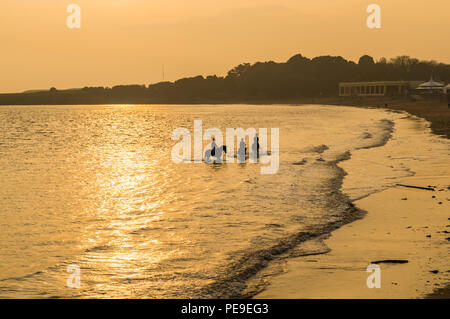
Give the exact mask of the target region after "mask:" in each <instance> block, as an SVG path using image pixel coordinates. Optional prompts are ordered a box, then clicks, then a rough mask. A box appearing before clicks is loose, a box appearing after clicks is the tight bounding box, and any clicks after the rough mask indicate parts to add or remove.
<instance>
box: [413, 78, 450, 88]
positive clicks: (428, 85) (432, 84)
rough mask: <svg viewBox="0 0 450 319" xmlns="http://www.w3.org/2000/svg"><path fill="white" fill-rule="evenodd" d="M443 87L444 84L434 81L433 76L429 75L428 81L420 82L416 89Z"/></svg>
mask: <svg viewBox="0 0 450 319" xmlns="http://www.w3.org/2000/svg"><path fill="white" fill-rule="evenodd" d="M443 87H444V84H442V83H439V82H435V81H434V80H433V77H431V79H430V81H428V82H425V83H422V84H420V85H419V86H418V87H417V89H419V90H425V89H441V88H443Z"/></svg>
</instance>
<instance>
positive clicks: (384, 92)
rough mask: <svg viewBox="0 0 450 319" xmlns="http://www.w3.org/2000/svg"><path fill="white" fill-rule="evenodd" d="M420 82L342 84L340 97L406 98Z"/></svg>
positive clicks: (340, 85)
mask: <svg viewBox="0 0 450 319" xmlns="http://www.w3.org/2000/svg"><path fill="white" fill-rule="evenodd" d="M420 83H421V82H420V81H376V82H341V83H339V96H361V97H371V96H378V97H382V96H398V97H405V96H407V95H408V94H409V93H410V91H411V90H412V89H414V88H416V87H417V86H418V85H419V84H420Z"/></svg>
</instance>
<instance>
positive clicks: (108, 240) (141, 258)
mask: <svg viewBox="0 0 450 319" xmlns="http://www.w3.org/2000/svg"><path fill="white" fill-rule="evenodd" d="M402 117H404V115H402V114H396V113H388V112H385V111H382V110H369V109H356V108H347V107H331V106H301V107H299V106H249V105H234V106H29V107H28V106H27V107H25V106H15V107H0V176H1V180H0V230H1V231H0V242H1V246H0V296H1V297H25V298H46V297H80V298H86V297H100V298H101V297H116V298H121V297H125V298H126V297H134V298H179V297H238V296H242V294H243V293H244V292H245V291H248V290H249V289H251V287H249V285H248V280H249V279H250V278H252V276H253V275H255V274H257V273H258V271H259V270H261V269H263V268H264V267H265V266H266V265H267V263H268V262H269V261H270V260H272V259H274V258H276V257H277V256H278V255H280V254H283V253H285V252H287V251H289V250H291V249H293V248H294V247H295V246H296V245H297V244H299V243H301V242H304V241H305V240H308V239H310V238H314V237H315V236H318V235H320V234H323V233H327V232H329V231H330V230H331V229H333V228H335V227H338V226H339V225H342V224H343V223H346V222H349V221H351V220H354V219H355V218H357V217H358V216H359V215H360V213H359V212H358V210H356V209H355V208H354V207H353V205H352V204H351V201H350V199H356V198H360V197H363V196H366V195H368V194H370V193H371V192H373V191H376V190H378V189H382V188H383V187H387V186H389V185H392V183H395V180H396V178H399V177H402V176H405V175H407V174H409V173H410V172H408V168H407V167H403V168H402V167H400V168H398V167H396V168H391V167H390V166H392V163H389V162H383V161H382V160H379V161H378V160H377V159H372V160H373V161H372V163H365V164H364V166H365V167H360V171H361V170H362V173H361V172H360V174H362V175H364V169H366V171H373V170H371V168H370V165H372V166H373V167H375V166H374V165H376V167H377V170H376V171H377V172H379V174H377V175H373V176H371V178H370V180H369V181H365V182H362V183H358V184H356V185H353V187H352V188H351V189H349V191H348V192H347V193H344V192H342V191H341V184H342V181H343V178H344V176H345V172H344V171H343V170H342V169H341V168H340V167H339V166H338V164H339V162H340V161H342V160H350V161H351V155H352V153H353V152H357V151H358V150H361V149H367V148H372V147H379V148H380V149H382V147H383V145H385V143H386V142H387V141H388V140H389V137H390V135H391V132H392V130H393V129H394V128H395V121H396V120H398V119H400V118H402ZM194 120H203V128H204V129H206V128H212V127H218V128H221V129H222V130H223V132H225V128H228V127H230V128H232V127H242V128H244V129H246V128H249V127H254V128H279V129H280V168H279V171H278V173H277V174H275V175H261V174H260V164H249V163H247V164H223V165H209V164H206V163H201V164H175V163H173V162H172V160H171V149H172V147H173V145H174V144H175V143H176V142H175V141H172V140H171V139H170V137H171V133H172V131H173V130H174V129H175V128H177V127H186V128H188V129H189V130H191V132H192V133H193V121H194ZM205 144H206V142H205ZM381 153H382V152H381ZM381 153H380V154H381ZM385 155H386V154H385ZM71 264H76V265H79V266H80V268H81V288H80V289H70V288H68V287H67V286H66V279H67V277H68V275H69V274H68V273H67V272H66V269H67V266H68V265H71Z"/></svg>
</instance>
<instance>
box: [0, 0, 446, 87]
mask: <svg viewBox="0 0 450 319" xmlns="http://www.w3.org/2000/svg"><path fill="white" fill-rule="evenodd" d="M71 3H76V4H78V5H80V7H81V10H82V12H81V17H82V26H81V29H79V30H78V29H68V28H67V26H66V19H67V16H68V15H69V14H68V13H67V12H66V8H67V6H68V5H69V4H71ZM371 3H376V4H378V5H380V7H381V10H382V11H381V17H382V28H381V29H368V28H367V26H366V19H367V16H368V15H369V14H368V13H366V8H367V6H368V5H369V4H371ZM449 9H450V2H449V1H448V0H429V1H427V2H419V1H417V0H416V1H407V0H397V1H395V3H392V1H388V0H377V1H365V0H347V1H345V3H342V2H336V1H332V0H320V1H315V2H309V1H299V0H239V1H237V0H227V1H225V0H212V1H211V0H189V1H175V0H164V1H163V0H156V1H145V0H90V1H88V0H72V1H58V2H56V1H54V0H40V1H39V2H36V1H34V2H32V1H29V0H14V1H13V0H3V1H2V10H1V11H0V41H1V43H2V53H1V54H2V59H0V70H1V74H2V76H1V77H0V92H2V93H5V92H22V91H26V90H33V89H48V88H50V87H57V88H59V89H64V88H77V87H84V86H113V85H118V84H135V83H136V84H149V83H155V82H160V81H162V66H163V65H164V69H165V80H169V81H173V80H176V79H179V78H182V77H188V76H195V75H204V76H205V75H210V74H217V75H225V74H226V72H227V71H228V70H230V69H231V68H233V67H234V66H236V65H238V64H240V63H244V62H250V63H254V62H256V61H269V60H273V61H276V62H284V61H286V60H287V59H289V58H290V57H291V56H293V55H295V54H297V53H301V54H303V55H305V56H307V57H310V58H311V57H314V56H319V55H336V56H338V55H339V56H342V57H344V58H345V59H349V60H353V61H356V62H357V61H358V58H359V57H360V56H361V55H364V54H368V55H371V56H372V57H374V58H375V59H379V58H380V57H386V58H391V57H395V56H398V55H409V56H412V57H414V58H418V59H424V60H436V61H438V62H444V63H450V47H449V46H448V45H447V42H446V39H448V38H450V28H449V23H448V17H447V15H448V11H449Z"/></svg>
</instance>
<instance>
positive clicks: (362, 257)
mask: <svg viewBox="0 0 450 319" xmlns="http://www.w3.org/2000/svg"><path fill="white" fill-rule="evenodd" d="M388 110H390V108H389V109H388ZM408 121H410V124H411V125H414V119H408ZM418 121H421V120H420V119H418ZM421 125H422V128H421V129H422V132H423V133H425V134H429V135H430V136H434V138H436V137H435V135H436V133H434V134H430V132H426V131H427V130H426V129H425V130H424V129H423V126H425V127H426V123H425V122H424V121H422V123H421ZM424 131H425V132H424ZM444 140H445V139H444ZM356 157H358V154H357V155H356ZM363 158H364V157H363ZM356 160H358V159H356ZM351 165H352V164H351V163H346V162H343V163H341V165H340V166H341V167H343V168H344V170H346V171H347V172H348V171H350V174H351ZM447 166H448V165H447ZM413 171H414V174H413V176H409V177H404V178H401V182H402V183H404V184H410V185H424V186H427V185H438V186H439V187H438V189H439V190H441V191H440V192H439V191H436V192H431V191H425V190H418V189H410V188H403V187H391V188H388V189H385V190H383V191H381V192H378V193H374V194H371V195H369V196H367V197H365V198H363V199H360V200H355V201H353V203H354V204H355V206H356V207H357V208H359V209H361V210H363V211H366V212H367V214H366V215H365V216H364V217H363V218H361V219H358V220H356V221H353V222H351V223H349V224H346V225H344V226H342V227H341V228H339V229H337V230H334V231H333V232H331V233H330V234H329V235H328V236H327V237H326V238H324V244H325V245H326V246H327V247H328V248H329V249H330V252H328V253H326V254H320V255H314V256H301V257H294V258H292V259H288V260H287V261H285V262H284V265H283V266H282V267H283V268H284V272H283V273H282V274H279V275H274V276H273V277H272V278H271V279H270V280H269V284H268V285H267V287H266V289H265V290H263V291H262V292H260V293H259V294H257V295H255V296H254V298H287V299H291V298H450V289H449V281H450V279H449V272H450V270H449V269H448V263H446V262H445V261H446V258H442V257H444V256H442V253H444V254H445V251H446V250H445V249H446V247H445V246H446V245H448V240H449V239H448V232H449V231H450V229H449V228H448V227H449V225H448V224H449V222H448V218H449V216H447V214H446V210H445V209H446V207H448V205H449V204H448V203H449V197H450V196H449V189H448V188H447V187H448V186H449V185H448V184H449V177H450V174H449V172H448V169H446V167H445V163H444V165H443V166H442V167H440V169H436V167H434V166H433V167H427V165H422V166H420V165H416V167H414V168H413ZM352 177H354V176H348V178H347V184H348V179H350V180H351V178H352ZM350 183H351V181H350ZM344 186H345V185H344ZM343 191H344V192H345V189H343ZM433 196H434V198H433ZM430 214H432V216H431V215H430ZM447 259H448V258H447ZM382 260H408V262H407V263H404V264H400V263H398V264H397V263H380V264H379V265H380V267H381V270H382V278H383V279H382V283H383V284H382V289H368V288H367V286H366V279H367V276H368V275H369V273H367V272H366V267H367V266H368V265H369V264H370V263H372V262H374V261H382ZM386 278H387V279H386ZM383 288H384V289H383Z"/></svg>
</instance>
